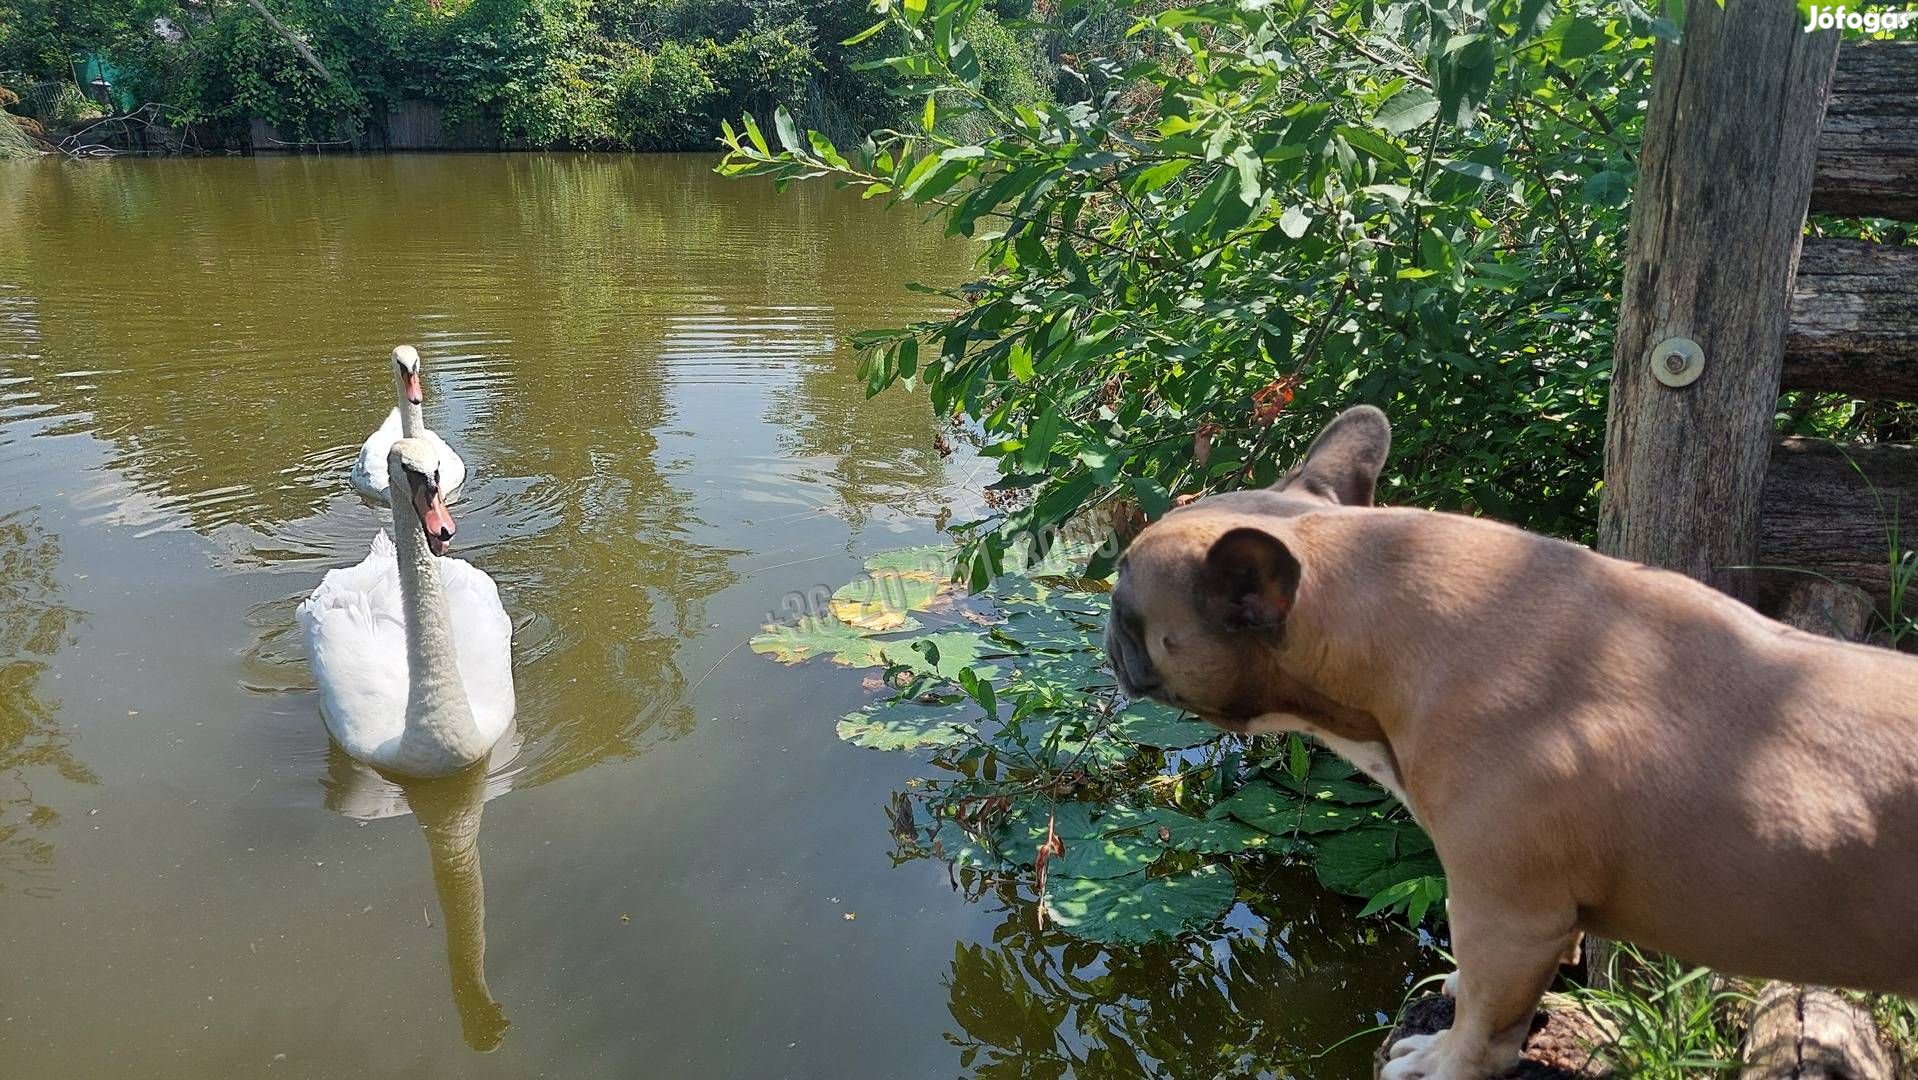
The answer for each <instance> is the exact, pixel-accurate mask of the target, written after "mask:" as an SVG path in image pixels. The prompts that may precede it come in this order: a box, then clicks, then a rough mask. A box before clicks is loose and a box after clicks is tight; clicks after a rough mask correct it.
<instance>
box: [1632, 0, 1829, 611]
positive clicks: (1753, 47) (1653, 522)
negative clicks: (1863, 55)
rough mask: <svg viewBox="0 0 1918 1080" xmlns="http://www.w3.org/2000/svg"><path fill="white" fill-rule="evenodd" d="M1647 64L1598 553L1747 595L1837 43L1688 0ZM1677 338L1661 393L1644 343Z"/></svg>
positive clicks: (1778, 16) (1779, 18)
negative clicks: (1673, 38)
mask: <svg viewBox="0 0 1918 1080" xmlns="http://www.w3.org/2000/svg"><path fill="white" fill-rule="evenodd" d="M1685 14H1686V24H1685V35H1684V39H1683V41H1682V42H1680V43H1678V44H1673V43H1670V42H1664V41H1661V42H1660V43H1659V44H1658V46H1657V52H1656V55H1655V56H1654V59H1653V70H1654V71H1655V72H1656V73H1657V74H1656V75H1655V77H1654V79H1653V89H1652V99H1651V106H1650V108H1649V110H1648V111H1647V114H1646V117H1645V144H1644V151H1643V153H1642V154H1641V156H1640V163H1641V164H1640V171H1639V179H1638V187H1637V195H1636V196H1635V197H1634V200H1633V204H1632V222H1631V249H1630V251H1629V253H1628V254H1627V257H1626V263H1625V282H1624V299H1623V304H1622V309H1621V311H1620V316H1619V324H1618V335H1617V345H1616V351H1615V353H1614V360H1613V370H1614V372H1615V373H1616V374H1615V376H1614V379H1613V383H1612V400H1611V413H1610V417H1609V420H1608V425H1607V430H1606V440H1605V492H1604V497H1603V500H1602V502H1601V505H1600V508H1599V522H1598V547H1599V550H1601V551H1603V552H1605V553H1607V554H1611V555H1619V556H1623V557H1625V558H1628V559H1634V560H1636V561H1638V562H1644V563H1650V564H1652V565H1655V566H1663V567H1667V568H1670V569H1676V570H1680V571H1683V572H1684V573H1687V574H1690V575H1692V576H1693V577H1696V578H1699V579H1701V580H1704V581H1707V582H1710V583H1711V584H1713V585H1716V586H1718V587H1720V588H1723V589H1725V590H1726V591H1728V592H1732V593H1733V594H1734V595H1739V596H1741V597H1743V598H1747V599H1749V598H1750V595H1751V593H1752V591H1754V590H1752V589H1751V587H1750V584H1749V579H1748V578H1746V577H1745V576H1742V575H1738V574H1736V573H1734V572H1729V571H1728V570H1727V568H1729V567H1735V566H1740V565H1745V564H1749V563H1751V562H1753V561H1754V560H1755V559H1756V558H1757V556H1758V519H1759V495H1760V491H1761V490H1762V488H1763V486H1764V477H1765V464H1766V459H1767V457H1768V456H1769V453H1770V448H1771V424H1772V413H1773V410H1774V408H1775V406H1776V403H1777V398H1778V386H1779V377H1780V372H1781V369H1782V367H1783V363H1784V344H1785V328H1786V318H1787V313H1788V311H1789V309H1790V299H1791V289H1792V282H1793V279H1794V278H1795V277H1796V272H1797V265H1796V264H1797V261H1798V242H1799V236H1800V233H1801V232H1802V230H1803V224H1804V220H1805V207H1806V205H1807V204H1808V202H1809V200H1810V197H1811V179H1812V170H1813V165H1814V162H1815V160H1816V152H1817V145H1818V129H1819V124H1820V122H1821V121H1822V120H1823V118H1824V112H1825V98H1826V94H1827V92H1828V90H1829V87H1830V83H1831V75H1832V66H1833V63H1834V59H1835V57H1836V55H1837V37H1836V35H1835V34H1833V33H1830V32H1820V33H1815V34H1807V33H1804V32H1803V31H1802V28H1801V27H1800V26H1799V23H1798V14H1797V10H1796V9H1795V8H1794V7H1793V6H1792V5H1790V4H1776V3H1773V4H1760V3H1742V4H1736V5H1731V6H1730V8H1729V9H1727V8H1721V7H1719V5H1717V4H1696V5H1688V6H1687V8H1686V12H1685ZM1677 337H1684V338H1689V339H1691V340H1692V341H1694V342H1697V343H1698V344H1699V345H1700V346H1702V347H1703V352H1704V367H1703V370H1702V373H1701V374H1700V375H1699V377H1698V378H1697V379H1696V381H1693V382H1691V383H1689V384H1688V385H1685V386H1682V387H1673V386H1668V385H1666V384H1664V383H1663V382H1661V381H1659V379H1658V378H1656V377H1655V376H1654V363H1655V358H1654V357H1653V355H1652V353H1653V348H1654V346H1656V345H1658V344H1659V343H1661V342H1664V341H1666V340H1667V339H1671V338H1677Z"/></svg>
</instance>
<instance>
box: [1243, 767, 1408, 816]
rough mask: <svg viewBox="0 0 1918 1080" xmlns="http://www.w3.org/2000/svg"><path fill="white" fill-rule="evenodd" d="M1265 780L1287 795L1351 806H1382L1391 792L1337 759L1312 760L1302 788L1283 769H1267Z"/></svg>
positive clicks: (1301, 785)
mask: <svg viewBox="0 0 1918 1080" xmlns="http://www.w3.org/2000/svg"><path fill="white" fill-rule="evenodd" d="M1266 776H1267V777H1268V778H1270V779H1271V781H1272V782H1273V783H1275V784H1277V785H1278V786H1280V787H1282V788H1285V789H1286V790H1288V791H1293V792H1297V793H1299V794H1302V795H1306V796H1308V797H1310V798H1313V799H1330V800H1332V801H1334V802H1342V803H1349V804H1351V805H1354V806H1363V805H1366V804H1367V803H1375V802H1384V801H1385V800H1386V799H1389V798H1391V797H1392V795H1391V792H1388V791H1386V790H1385V789H1384V788H1382V787H1379V786H1378V785H1377V784H1374V783H1372V782H1371V781H1369V780H1367V779H1366V778H1365V776H1364V775H1363V774H1361V773H1360V772H1359V771H1358V769H1357V768H1355V767H1354V766H1353V765H1352V764H1351V763H1350V762H1348V761H1346V760H1345V759H1343V758H1338V757H1329V756H1321V757H1317V758H1314V759H1313V761H1312V767H1311V770H1310V771H1309V772H1307V773H1306V777H1305V783H1304V784H1300V783H1299V782H1298V781H1297V780H1296V779H1294V778H1293V777H1292V774H1291V773H1289V772H1286V771H1285V770H1283V769H1268V770H1266Z"/></svg>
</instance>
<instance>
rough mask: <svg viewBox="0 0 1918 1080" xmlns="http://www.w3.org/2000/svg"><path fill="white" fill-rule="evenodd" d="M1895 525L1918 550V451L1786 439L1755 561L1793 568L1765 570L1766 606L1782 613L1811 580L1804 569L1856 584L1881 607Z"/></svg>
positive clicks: (1776, 461)
mask: <svg viewBox="0 0 1918 1080" xmlns="http://www.w3.org/2000/svg"><path fill="white" fill-rule="evenodd" d="M1854 463H1856V467H1855V468H1854ZM1861 474H1862V475H1861ZM1894 528H1895V529H1896V530H1897V533H1898V538H1899V541H1900V544H1901V546H1902V547H1903V548H1904V549H1905V550H1912V549H1914V548H1918V448H1914V447H1911V446H1905V445H1901V444H1898V443H1878V444H1876V445H1870V446H1844V447H1840V446H1838V445H1837V444H1835V443H1830V442H1825V441H1824V440H1821V439H1784V440H1781V441H1780V442H1779V443H1778V445H1777V446H1776V447H1774V448H1773V450H1772V455H1771V469H1770V471H1769V472H1768V473H1767V474H1766V476H1765V489H1764V513H1763V527H1762V530H1761V538H1760V541H1759V557H1758V564H1759V565H1761V566H1765V567H1784V568H1788V569H1789V570H1790V571H1794V572H1787V573H1779V572H1773V571H1767V572H1766V573H1764V574H1763V575H1761V580H1763V581H1764V583H1765V585H1764V592H1765V597H1764V599H1763V602H1762V604H1761V606H1762V607H1764V608H1765V609H1766V610H1778V606H1779V605H1781V604H1782V603H1783V598H1784V596H1785V594H1786V593H1787V592H1789V591H1790V590H1791V589H1792V588H1795V587H1797V586H1798V585H1800V584H1801V583H1802V582H1801V580H1800V579H1805V578H1807V577H1809V575H1807V574H1805V573H1801V572H1802V571H1810V572H1811V573H1813V574H1822V575H1824V576H1825V577H1828V578H1834V579H1836V580H1838V581H1840V582H1843V583H1845V584H1848V585H1855V586H1857V587H1859V588H1861V589H1864V590H1865V591H1866V592H1867V593H1869V594H1871V597H1872V600H1873V602H1874V603H1875V604H1877V605H1879V606H1883V605H1884V604H1885V603H1886V601H1887V600H1888V598H1889V594H1890V587H1891V551H1890V537H1891V533H1892V530H1893V529H1894ZM1811 580H1816V578H1811ZM1912 599H1913V600H1914V601H1918V595H1914V596H1913V597H1912Z"/></svg>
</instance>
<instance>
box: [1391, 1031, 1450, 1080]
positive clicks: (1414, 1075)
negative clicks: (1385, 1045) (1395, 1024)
mask: <svg viewBox="0 0 1918 1080" xmlns="http://www.w3.org/2000/svg"><path fill="white" fill-rule="evenodd" d="M1444 1037H1445V1032H1443V1031H1441V1032H1439V1033H1438V1034H1437V1035H1407V1036H1406V1037H1405V1038H1403V1039H1400V1040H1399V1041H1398V1042H1396V1043H1393V1044H1392V1049H1391V1050H1390V1051H1389V1052H1387V1054H1386V1057H1387V1058H1389V1059H1390V1060H1388V1061H1387V1062H1386V1063H1385V1068H1384V1070H1383V1071H1381V1072H1380V1073H1379V1076H1380V1077H1381V1078H1382V1080H1426V1078H1427V1077H1431V1076H1436V1075H1437V1068H1438V1062H1439V1043H1440V1041H1441V1040H1442V1039H1444Z"/></svg>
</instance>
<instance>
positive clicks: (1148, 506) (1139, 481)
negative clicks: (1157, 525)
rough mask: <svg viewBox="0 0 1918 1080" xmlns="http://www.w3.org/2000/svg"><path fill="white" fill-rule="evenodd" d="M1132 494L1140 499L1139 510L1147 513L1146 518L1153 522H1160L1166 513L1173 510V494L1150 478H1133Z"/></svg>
mask: <svg viewBox="0 0 1918 1080" xmlns="http://www.w3.org/2000/svg"><path fill="white" fill-rule="evenodd" d="M1132 493H1133V494H1134V495H1137V496H1138V497H1139V509H1141V510H1143V511H1145V516H1146V517H1147V518H1148V519H1150V520H1152V521H1157V520H1159V519H1160V518H1162V517H1164V516H1165V513H1166V511H1168V510H1170V509H1172V493H1171V492H1169V491H1167V490H1166V489H1165V485H1164V484H1161V483H1159V482H1158V481H1157V480H1154V479H1153V478H1152V477H1150V476H1135V477H1133V478H1132Z"/></svg>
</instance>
